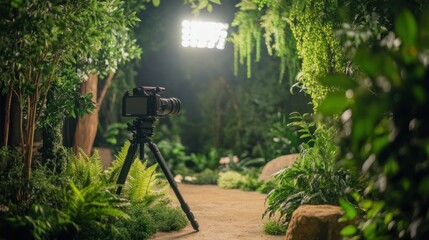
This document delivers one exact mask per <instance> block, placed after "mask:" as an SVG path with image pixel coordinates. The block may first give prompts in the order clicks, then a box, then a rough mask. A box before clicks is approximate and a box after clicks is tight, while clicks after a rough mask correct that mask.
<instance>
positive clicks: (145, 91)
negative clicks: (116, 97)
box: [122, 86, 181, 117]
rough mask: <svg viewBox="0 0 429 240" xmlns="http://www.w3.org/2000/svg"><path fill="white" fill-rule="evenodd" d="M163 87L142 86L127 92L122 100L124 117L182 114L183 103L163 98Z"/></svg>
mask: <svg viewBox="0 0 429 240" xmlns="http://www.w3.org/2000/svg"><path fill="white" fill-rule="evenodd" d="M164 91H165V88H163V87H150V86H141V87H137V88H134V89H133V95H130V92H129V91H127V92H126V93H125V95H124V96H123V98H122V116H124V117H161V116H165V115H168V114H177V113H179V112H180V107H181V103H180V100H179V99H177V98H162V97H161V95H160V94H159V93H161V92H164Z"/></svg>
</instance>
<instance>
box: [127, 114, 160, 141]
mask: <svg viewBox="0 0 429 240" xmlns="http://www.w3.org/2000/svg"><path fill="white" fill-rule="evenodd" d="M156 120H157V118H155V117H138V118H136V119H135V120H134V121H133V123H132V124H131V123H128V124H127V125H128V127H127V130H128V131H130V132H131V133H132V134H133V139H148V140H150V138H151V137H152V136H153V135H154V129H155V122H156ZM145 142H146V141H145Z"/></svg>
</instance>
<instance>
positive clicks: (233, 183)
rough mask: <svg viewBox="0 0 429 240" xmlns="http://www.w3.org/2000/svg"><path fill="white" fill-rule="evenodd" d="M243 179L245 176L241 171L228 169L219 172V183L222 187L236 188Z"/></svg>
mask: <svg viewBox="0 0 429 240" xmlns="http://www.w3.org/2000/svg"><path fill="white" fill-rule="evenodd" d="M243 180H244V177H243V175H241V174H240V173H238V172H235V171H226V172H223V173H219V179H218V181H217V184H218V186H219V187H221V188H226V189H234V188H239V187H240V184H241V182H242V181H243Z"/></svg>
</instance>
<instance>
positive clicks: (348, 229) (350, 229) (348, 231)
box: [340, 225, 357, 236]
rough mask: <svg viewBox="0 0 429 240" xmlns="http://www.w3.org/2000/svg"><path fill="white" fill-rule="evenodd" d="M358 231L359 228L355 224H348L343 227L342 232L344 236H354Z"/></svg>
mask: <svg viewBox="0 0 429 240" xmlns="http://www.w3.org/2000/svg"><path fill="white" fill-rule="evenodd" d="M356 232H357V228H356V227H355V226H353V225H347V226H345V227H344V228H343V229H341V232H340V234H341V235H342V236H353V235H354V234H356Z"/></svg>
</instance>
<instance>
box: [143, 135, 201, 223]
mask: <svg viewBox="0 0 429 240" xmlns="http://www.w3.org/2000/svg"><path fill="white" fill-rule="evenodd" d="M148 145H149V148H150V150H151V152H152V153H153V155H154V156H155V158H156V161H157V162H158V164H159V166H160V167H161V170H162V172H164V175H165V177H166V178H167V180H168V183H170V186H171V188H172V189H173V191H174V193H175V194H176V197H177V199H178V200H179V202H180V206H181V207H182V210H183V212H185V214H186V217H187V218H188V220H189V222H191V225H192V227H193V228H194V230H195V231H198V228H199V225H198V223H197V221H196V220H195V217H194V214H193V213H192V212H191V209H190V208H189V206H188V204H186V202H185V199H183V197H182V194H181V193H180V191H179V189H178V188H177V184H176V182H175V181H174V178H173V175H172V174H171V172H170V169H168V166H167V164H166V163H165V160H164V158H163V157H162V155H161V152H160V151H159V149H158V147H157V146H156V144H155V143H153V142H149V143H148Z"/></svg>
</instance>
